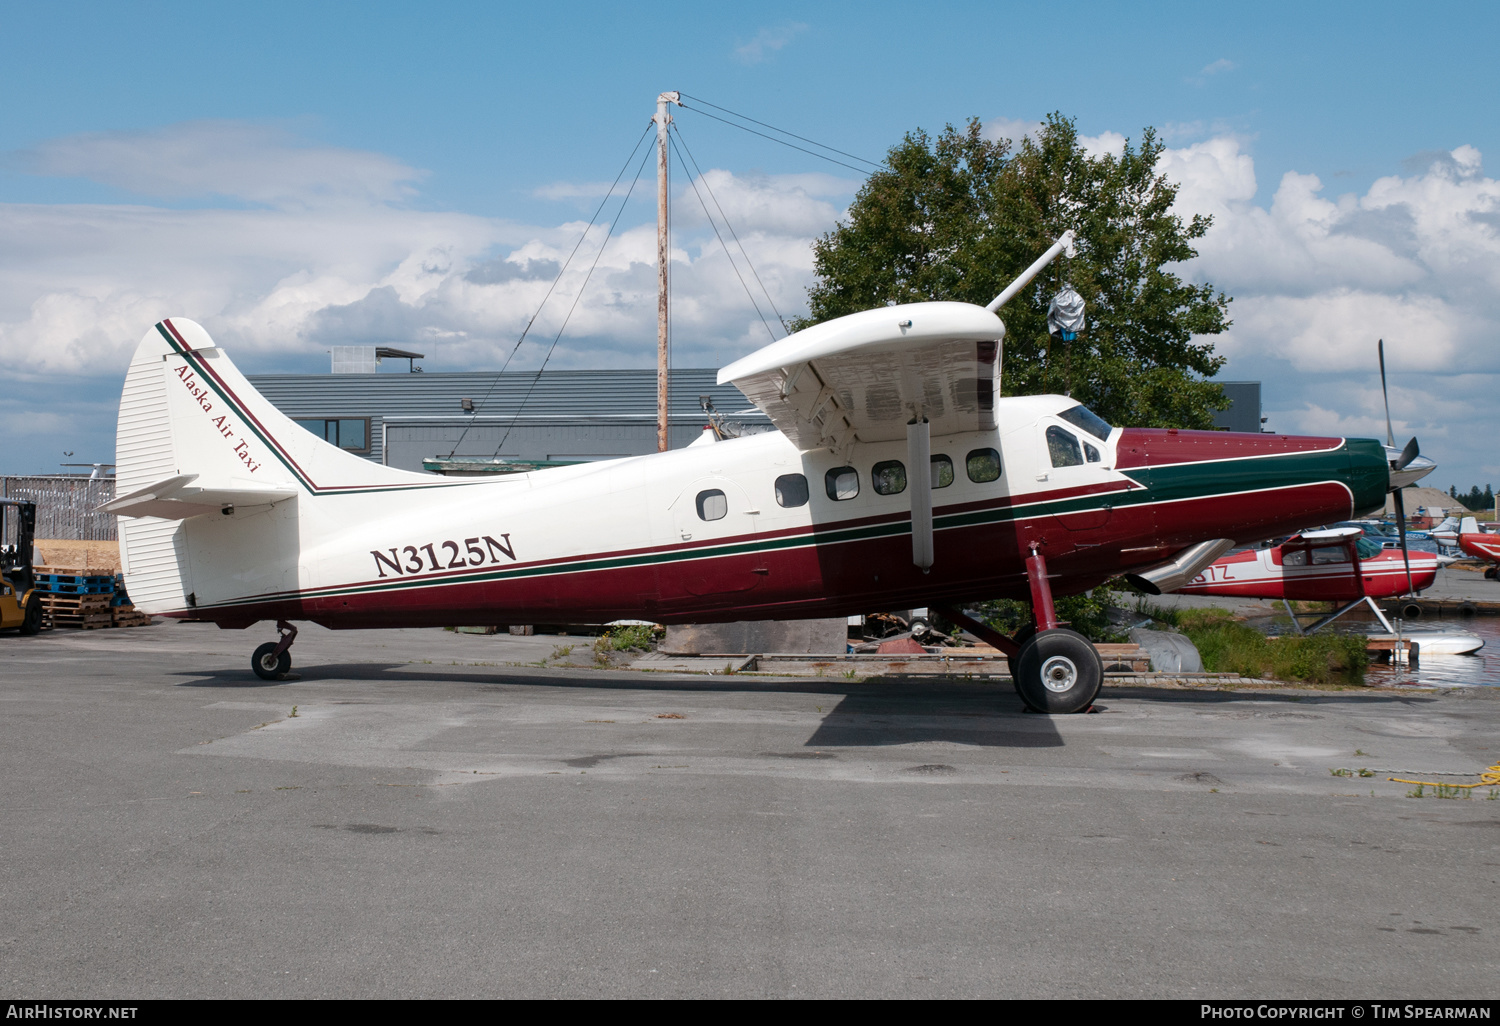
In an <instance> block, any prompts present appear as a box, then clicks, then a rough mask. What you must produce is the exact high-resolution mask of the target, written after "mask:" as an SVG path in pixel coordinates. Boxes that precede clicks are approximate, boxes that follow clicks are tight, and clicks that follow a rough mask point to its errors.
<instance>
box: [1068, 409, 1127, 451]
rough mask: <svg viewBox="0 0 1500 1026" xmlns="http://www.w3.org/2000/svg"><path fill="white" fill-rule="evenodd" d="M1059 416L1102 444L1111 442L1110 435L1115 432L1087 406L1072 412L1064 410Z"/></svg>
mask: <svg viewBox="0 0 1500 1026" xmlns="http://www.w3.org/2000/svg"><path fill="white" fill-rule="evenodd" d="M1058 416H1059V417H1061V418H1062V419H1063V420H1065V421H1067V422H1068V423H1069V424H1072V425H1073V426H1074V427H1076V428H1080V429H1082V430H1084V431H1087V432H1088V433H1089V434H1091V435H1093V436H1094V437H1095V438H1097V439H1099V441H1101V442H1107V441H1109V433H1110V432H1111V431H1113V430H1114V428H1112V427H1110V426H1109V425H1108V424H1106V423H1104V421H1103V420H1102V419H1100V417H1099V415H1098V414H1096V413H1095V412H1094V411H1093V410H1091V409H1089V408H1088V407H1087V406H1075V407H1073V408H1072V409H1071V410H1063V411H1062V412H1061V413H1059V414H1058Z"/></svg>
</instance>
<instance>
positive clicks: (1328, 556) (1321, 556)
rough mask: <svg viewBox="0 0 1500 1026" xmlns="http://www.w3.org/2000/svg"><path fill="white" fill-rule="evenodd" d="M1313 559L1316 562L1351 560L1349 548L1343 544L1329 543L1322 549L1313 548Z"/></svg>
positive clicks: (1344, 561) (1343, 561) (1345, 561)
mask: <svg viewBox="0 0 1500 1026" xmlns="http://www.w3.org/2000/svg"><path fill="white" fill-rule="evenodd" d="M1312 561H1313V562H1314V563H1347V562H1349V550H1348V549H1346V548H1344V547H1343V546H1342V545H1329V546H1325V547H1324V548H1321V549H1313V550H1312Z"/></svg>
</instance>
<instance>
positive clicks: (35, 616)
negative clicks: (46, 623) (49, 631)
mask: <svg viewBox="0 0 1500 1026" xmlns="http://www.w3.org/2000/svg"><path fill="white" fill-rule="evenodd" d="M21 633H22V634H40V633H42V599H41V596H39V595H37V594H36V593H35V592H32V595H31V601H30V602H28V603H26V617H25V619H23V620H22V621H21Z"/></svg>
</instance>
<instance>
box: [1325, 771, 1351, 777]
mask: <svg viewBox="0 0 1500 1026" xmlns="http://www.w3.org/2000/svg"><path fill="white" fill-rule="evenodd" d="M1328 772H1329V773H1332V774H1333V775H1334V776H1336V777H1352V776H1354V771H1353V770H1346V769H1331V770H1329V771H1328Z"/></svg>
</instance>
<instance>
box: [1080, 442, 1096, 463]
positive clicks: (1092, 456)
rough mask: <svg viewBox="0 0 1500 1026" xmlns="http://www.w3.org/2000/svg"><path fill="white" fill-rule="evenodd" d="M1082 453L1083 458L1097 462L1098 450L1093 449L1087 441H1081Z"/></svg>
mask: <svg viewBox="0 0 1500 1026" xmlns="http://www.w3.org/2000/svg"><path fill="white" fill-rule="evenodd" d="M1083 455H1084V458H1085V459H1087V460H1088V461H1089V462H1090V463H1098V462H1099V450H1098V449H1095V448H1094V447H1093V446H1092V445H1090V444H1089V443H1087V442H1084V443H1083Z"/></svg>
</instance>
